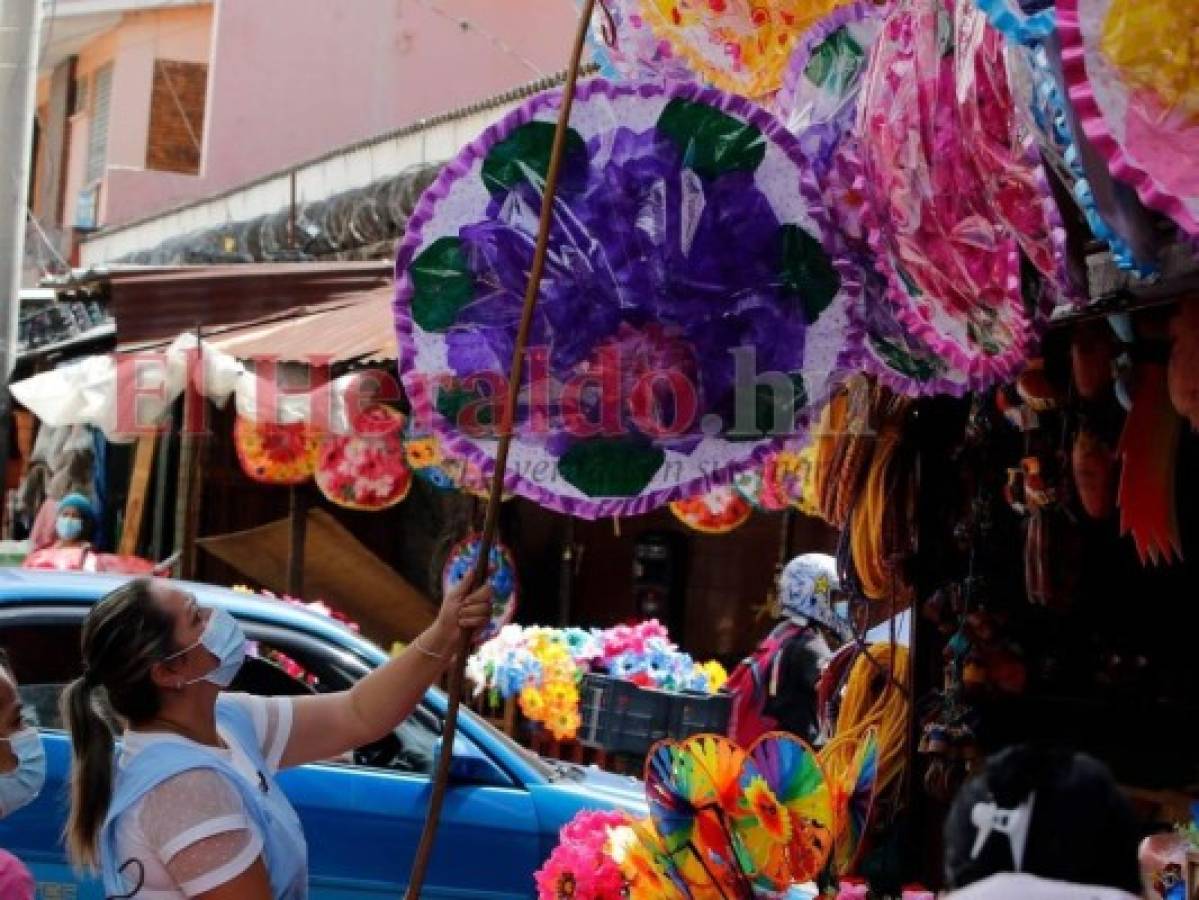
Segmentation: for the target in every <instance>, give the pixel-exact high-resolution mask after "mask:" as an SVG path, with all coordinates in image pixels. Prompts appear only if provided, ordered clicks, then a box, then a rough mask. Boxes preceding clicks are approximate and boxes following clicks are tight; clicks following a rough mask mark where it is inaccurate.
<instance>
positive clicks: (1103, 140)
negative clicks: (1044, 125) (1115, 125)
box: [1057, 0, 1199, 236]
mask: <svg viewBox="0 0 1199 900" xmlns="http://www.w3.org/2000/svg"><path fill="white" fill-rule="evenodd" d="M1057 29H1058V33H1059V34H1060V35H1061V39H1062V70H1063V71H1064V73H1065V76H1066V90H1067V91H1068V93H1069V95H1070V100H1071V102H1072V103H1073V104H1074V109H1075V111H1076V112H1077V113H1078V119H1079V122H1081V123H1082V128H1083V131H1084V132H1086V135H1087V137H1088V138H1089V139H1090V141H1091V143H1092V144H1093V145H1094V146H1095V149H1096V150H1098V151H1099V153H1100V155H1101V156H1102V157H1103V158H1104V159H1105V160H1106V161H1107V164H1108V167H1109V168H1110V169H1111V172H1112V175H1113V176H1115V177H1116V178H1118V179H1120V180H1121V181H1123V182H1125V183H1126V184H1129V185H1132V187H1133V188H1134V189H1135V190H1136V192H1137V195H1138V196H1139V197H1140V198H1141V200H1142V201H1143V202H1144V204H1145V205H1146V206H1148V207H1151V208H1152V209H1156V210H1158V211H1159V212H1162V213H1165V214H1166V215H1167V216H1169V217H1170V218H1171V219H1173V220H1174V222H1176V223H1177V224H1178V226H1179V227H1180V228H1182V229H1183V230H1184V231H1186V232H1189V233H1190V234H1192V235H1196V236H1199V219H1197V218H1196V217H1195V216H1194V215H1192V213H1191V211H1190V210H1189V209H1187V207H1186V204H1184V203H1183V202H1182V200H1181V199H1180V198H1179V197H1178V196H1177V195H1175V194H1174V193H1173V192H1171V191H1170V190H1168V189H1167V188H1166V187H1165V186H1164V185H1162V184H1161V183H1160V182H1158V180H1157V179H1156V178H1155V177H1154V176H1153V175H1152V174H1150V173H1149V172H1147V171H1146V170H1144V169H1142V168H1141V167H1140V166H1138V165H1136V164H1135V163H1134V162H1133V161H1132V158H1131V157H1129V155H1128V154H1127V153H1125V152H1124V148H1123V147H1122V146H1121V145H1120V142H1119V141H1118V140H1116V136H1115V134H1114V133H1113V132H1112V130H1111V128H1109V127H1108V124H1107V119H1106V118H1105V116H1104V114H1103V110H1101V109H1100V108H1099V101H1098V100H1096V98H1095V91H1094V89H1093V88H1092V87H1091V80H1090V76H1089V75H1088V74H1087V63H1086V41H1085V40H1084V38H1083V34H1082V23H1081V21H1080V20H1079V11H1078V0H1058V3H1057Z"/></svg>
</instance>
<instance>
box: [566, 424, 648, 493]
mask: <svg viewBox="0 0 1199 900" xmlns="http://www.w3.org/2000/svg"><path fill="white" fill-rule="evenodd" d="M665 459H666V454H665V453H664V452H663V451H662V449H661V448H660V447H654V446H652V445H650V444H646V443H643V442H641V441H636V440H633V439H631V438H590V439H588V440H585V441H581V442H579V443H578V444H575V445H574V446H573V447H571V448H570V449H569V450H567V451H566V453H565V454H564V455H563V457H562V459H561V461H560V462H559V463H558V471H559V473H560V474H561V475H562V477H563V478H564V479H566V481H567V483H569V484H572V485H574V486H575V487H576V488H578V489H579V490H580V491H582V492H583V493H584V494H586V495H587V496H588V497H635V496H637V495H638V494H640V493H641V492H642V491H643V490H644V489H645V488H646V486H647V485H648V484H649V483H650V482H651V481H653V479H654V475H656V474H657V472H658V470H659V469H660V468H662V463H663V461H664V460H665Z"/></svg>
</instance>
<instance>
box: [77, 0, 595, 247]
mask: <svg viewBox="0 0 1199 900" xmlns="http://www.w3.org/2000/svg"><path fill="white" fill-rule="evenodd" d="M426 4H427V5H426ZM572 6H573V4H572V3H570V2H569V0H352V2H329V0H216V3H215V4H214V6H213V7H212V8H209V7H199V8H184V9H177V10H160V11H150V12H144V13H138V14H127V15H126V16H125V18H124V19H123V20H122V22H121V24H120V26H119V28H118V29H117V33H116V34H115V36H114V35H110V36H108V37H107V38H105V39H102V40H101V41H99V42H97V44H96V47H95V48H92V47H89V48H88V49H87V50H85V51H84V53H83V54H81V56H80V69H81V70H86V69H87V68H88V67H91V68H94V67H96V66H97V65H99V64H102V63H103V62H104V61H106V60H107V59H111V58H115V59H116V67H115V70H114V83H113V109H112V126H111V128H110V138H109V157H108V160H109V166H108V169H107V172H106V181H105V186H104V190H103V192H102V207H101V221H102V223H103V224H105V225H117V224H121V223H124V222H128V221H132V220H136V219H140V218H144V217H146V216H149V215H152V214H154V213H156V212H160V211H162V210H165V209H168V208H170V207H172V206H177V205H179V204H181V203H185V202H187V201H190V200H195V199H199V198H202V197H205V196H209V195H212V194H215V193H218V192H220V191H223V190H226V189H228V188H232V187H236V186H238V185H240V184H244V183H245V182H247V181H249V180H252V179H254V178H255V177H258V176H261V175H265V174H268V173H270V172H274V171H277V170H279V169H283V168H286V167H287V166H290V165H294V164H297V163H300V162H303V161H305V160H307V159H311V158H312V157H315V156H319V155H321V154H322V153H326V152H329V151H332V150H336V149H337V148H339V147H343V146H345V145H347V144H351V143H354V142H355V141H358V140H363V139H366V138H370V137H374V136H376V135H379V134H382V133H384V132H387V131H390V130H393V129H395V128H398V127H401V126H403V125H407V124H410V123H414V122H416V121H418V120H419V119H421V118H422V117H426V116H430V115H434V114H436V113H440V112H446V111H449V110H451V109H454V108H455V107H459V106H462V105H465V104H469V103H471V102H473V101H476V100H480V99H483V98H485V97H489V96H493V95H495V94H498V93H502V92H503V91H505V90H508V89H510V88H512V87H515V86H517V85H520V84H524V83H527V82H530V81H533V80H536V79H537V78H539V77H542V76H544V75H549V74H553V73H555V72H558V71H560V70H562V69H563V68H564V67H565V65H566V62H567V56H568V54H569V51H570V43H571V38H572V35H573V31H574V25H575V19H574V13H573V9H572ZM438 10H440V11H441V13H439V12H438ZM206 17H210V19H208V18H206ZM460 20H465V21H466V22H468V23H470V27H468V28H466V29H463V28H462V27H461V26H460V24H459V21H460ZM209 21H211V25H209ZM500 45H503V46H500ZM93 50H94V52H92V51H93ZM156 58H159V59H172V60H186V61H204V60H207V61H209V84H208V99H207V112H206V122H205V126H204V137H203V143H204V150H203V162H202V168H201V172H200V175H199V176H187V175H177V174H172V173H164V172H154V171H148V170H146V169H145V168H144V166H145V149H146V136H147V129H148V125H149V107H150V87H151V83H152V79H153V67H154V60H155V59H156ZM76 152H77V151H76V150H73V151H72V157H74V156H75V155H76ZM73 169H74V167H73ZM379 174H380V176H382V175H384V174H386V173H379ZM72 180H74V179H72ZM72 187H73V188H74V190H73V191H72V192H71V193H69V194H68V210H69V209H70V204H73V203H74V197H75V195H76V192H77V190H78V187H79V185H78V184H74V185H72Z"/></svg>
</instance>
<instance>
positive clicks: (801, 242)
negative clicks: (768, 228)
mask: <svg viewBox="0 0 1199 900" xmlns="http://www.w3.org/2000/svg"><path fill="white" fill-rule="evenodd" d="M782 257H783V259H782V279H783V284H784V285H786V287H787V288H789V289H790V290H791V291H794V292H795V293H796V294H798V295H799V296H801V297H802V298H803V307H804V321H806V322H807V323H808V324H809V325H811V324H812V323H813V322H815V321H816V320H817V319H818V318H820V314H821V313H822V312H824V311H825V310H826V309H828V306H829V304H830V303H832V302H833V298H835V297H836V296H837V292H838V291H839V290H841V276H840V275H839V274H838V273H837V270H836V268H835V267H834V266H833V260H832V257H830V256H829V255H828V253H826V252H825V250H824V247H823V246H822V245H821V243H820V241H818V240H816V238H814V237H812V235H810V234H808V233H807V232H806V231H804V230H803V229H802V228H800V227H799V226H798V225H794V224H788V225H784V226H783V228H782Z"/></svg>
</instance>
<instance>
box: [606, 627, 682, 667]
mask: <svg viewBox="0 0 1199 900" xmlns="http://www.w3.org/2000/svg"><path fill="white" fill-rule="evenodd" d="M601 635H602V639H601V643H602V645H603V653H602V655H601V659H603V660H605V661H609V660H612V659H615V658H616V657H618V656H622V655H624V654H626V653H631V654H634V655H635V656H636V655H641V654H643V653H645V651H646V644H647V643H648V642H649V641H650V640H651V639H652V638H659V639H661V640H663V641H665V642H667V643H670V634H669V633H668V632H667V631H666V626H664V625H663V624H662V623H661V622H659V621H658V620H657V619H647V620H646V621H644V622H638V623H637V624H636V625H617V626H615V627H614V628H608V629H606V630H605V631H603V632H601ZM671 646H673V645H671Z"/></svg>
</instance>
